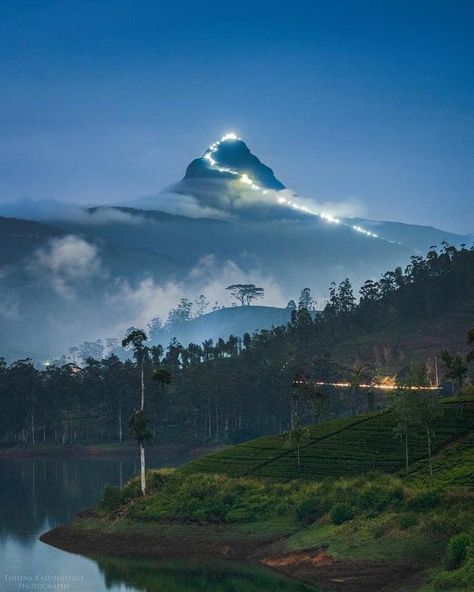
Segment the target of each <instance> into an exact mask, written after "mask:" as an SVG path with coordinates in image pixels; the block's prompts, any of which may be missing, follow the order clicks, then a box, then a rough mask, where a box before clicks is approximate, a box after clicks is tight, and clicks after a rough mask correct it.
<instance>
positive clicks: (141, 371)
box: [140, 360, 145, 411]
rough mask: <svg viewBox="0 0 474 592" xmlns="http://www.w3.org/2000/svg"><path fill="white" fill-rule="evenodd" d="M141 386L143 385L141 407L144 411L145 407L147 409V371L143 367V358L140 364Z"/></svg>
mask: <svg viewBox="0 0 474 592" xmlns="http://www.w3.org/2000/svg"><path fill="white" fill-rule="evenodd" d="M140 387H141V393H142V397H141V403H140V409H141V410H142V411H144V409H145V371H144V368H143V360H142V361H141V364H140Z"/></svg>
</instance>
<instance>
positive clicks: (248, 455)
mask: <svg viewBox="0 0 474 592" xmlns="http://www.w3.org/2000/svg"><path fill="white" fill-rule="evenodd" d="M442 408H443V413H442V415H441V417H440V418H439V419H438V421H437V424H436V427H435V436H434V442H433V449H434V450H438V449H440V448H441V447H442V446H444V445H446V444H447V443H449V442H450V441H453V440H455V439H456V438H458V437H460V436H461V435H463V434H464V433H466V432H467V431H469V430H470V429H473V428H474V400H466V401H463V402H459V401H456V400H454V399H453V400H449V399H448V400H446V401H444V402H443V407H442ZM394 427H395V416H394V414H393V413H392V412H391V411H385V412H382V413H377V414H370V415H365V416H357V417H352V418H348V419H339V420H334V421H330V422H327V423H323V424H321V425H317V426H312V427H311V428H309V437H308V439H307V440H305V441H304V442H303V443H302V446H301V466H300V469H299V470H298V465H297V456H296V450H295V448H294V446H290V445H289V442H288V438H287V436H286V435H280V436H267V437H263V438H258V439H256V440H252V441H250V442H245V443H244V444H239V445H238V446H233V447H230V448H226V449H224V450H222V451H219V452H216V453H214V454H210V455H207V456H204V457H201V458H199V459H196V460H194V461H192V462H191V463H189V464H188V465H186V466H185V467H184V469H183V470H184V471H185V472H186V473H188V474H189V473H193V472H205V473H221V474H225V475H229V476H231V477H243V476H252V477H272V478H276V479H321V478H324V477H344V476H354V475H358V474H361V473H364V472H367V471H370V470H379V471H384V472H392V471H395V470H396V469H398V468H400V467H401V466H403V463H404V452H403V447H402V445H401V442H400V441H399V440H397V439H396V438H395V437H394ZM409 449H410V458H411V461H412V462H413V461H420V460H421V459H424V458H425V457H426V440H425V435H424V433H423V431H422V430H418V431H414V433H413V434H412V435H411V437H410V446H409Z"/></svg>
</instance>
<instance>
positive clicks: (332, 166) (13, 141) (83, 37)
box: [0, 0, 474, 232]
mask: <svg viewBox="0 0 474 592" xmlns="http://www.w3.org/2000/svg"><path fill="white" fill-rule="evenodd" d="M473 62H474V4H473V3H472V2H470V1H466V2H462V1H456V0H452V1H445V0H444V1H442V2H437V1H436V0H426V1H421V0H420V1H416V0H414V1H403V0H398V1H396V0H394V1H390V2H389V1H383V0H381V1H378V2H377V1H373V2H363V1H360V2H358V1H355V0H354V1H352V2H339V1H336V0H333V1H327V2H317V1H313V2H311V1H307V2H299V1H297V0H296V1H295V0H293V1H291V2H277V1H274V2H263V1H262V2H258V1H255V2H245V1H244V2H232V3H230V2H226V1H221V2H179V1H175V2H170V1H169V2H161V1H159V0H157V1H154V2H147V1H145V0H142V1H140V2H131V1H120V0H113V1H112V0H110V1H108V2H106V1H103V2H93V1H87V0H82V1H75V0H68V1H66V2H65V1H64V0H61V1H58V2H53V1H48V0H43V1H39V0H36V1H30V2H29V1H27V0H23V1H21V2H19V1H18V0H13V1H11V0H2V2H1V5H0V83H1V93H0V126H1V134H0V201H12V200H17V199H22V198H24V197H29V198H34V199H50V198H51V199H59V200H64V201H79V202H81V203H107V202H108V203H110V202H123V201H126V200H128V201H130V200H131V199H133V198H135V197H139V196H143V195H148V194H152V193H155V192H156V191H157V190H159V189H162V188H164V187H165V186H166V185H168V184H170V183H171V182H173V181H176V180H178V179H179V178H181V177H182V175H183V174H184V169H185V166H186V165H187V164H188V162H189V161H190V160H191V159H193V158H194V157H196V156H199V155H201V154H202V152H203V151H204V149H205V148H206V147H207V145H208V144H210V143H211V142H212V141H214V140H215V139H217V138H219V137H220V136H221V135H222V134H223V133H225V132H228V131H235V132H236V133H238V134H239V135H240V136H241V137H242V138H243V139H244V140H245V141H246V142H247V144H248V145H249V147H250V148H251V150H252V151H253V152H254V153H255V154H257V155H258V156H259V157H260V158H261V159H262V160H263V161H264V162H265V163H266V164H268V165H269V166H271V167H272V168H273V169H274V170H275V173H276V175H277V176H278V177H279V178H280V179H281V180H282V181H283V182H284V183H285V184H286V185H287V186H288V187H291V188H292V189H294V190H295V191H297V192H298V193H299V194H301V195H303V196H308V197H314V198H317V199H321V200H331V201H351V200H358V202H359V203H361V204H362V205H363V206H364V207H365V214H366V215H367V216H368V217H373V218H378V219H392V220H400V221H405V222H416V223H424V224H430V225H435V226H438V227H443V228H446V229H448V230H454V231H463V232H473V231H474V214H473V208H472V202H473V198H472V194H473V186H474V167H473V165H472V163H473V156H474V85H473V78H474V63H473Z"/></svg>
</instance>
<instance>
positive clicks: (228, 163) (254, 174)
mask: <svg viewBox="0 0 474 592" xmlns="http://www.w3.org/2000/svg"><path fill="white" fill-rule="evenodd" d="M236 177H240V178H244V180H245V179H248V180H249V181H250V182H255V183H258V184H259V185H261V186H262V187H264V188H267V189H276V190H280V189H284V188H285V186H284V185H283V183H281V182H280V181H279V180H278V179H277V178H276V177H275V175H274V173H273V171H272V169H271V168H270V167H267V166H266V165H264V164H263V163H262V162H261V161H260V160H259V159H258V158H257V157H256V156H255V155H254V154H252V153H251V152H250V150H249V148H248V146H247V144H246V143H245V142H244V141H243V140H242V138H239V137H238V136H236V135H235V134H226V135H225V136H223V137H222V138H221V139H220V140H218V141H216V142H214V143H213V144H211V145H210V146H209V148H208V149H207V150H206V151H205V152H204V154H203V155H202V157H201V158H196V159H195V160H193V161H192V162H191V164H190V165H189V166H188V168H187V169H186V174H185V176H184V179H199V178H201V179H203V178H214V179H215V178H220V179H229V180H232V179H235V178H236Z"/></svg>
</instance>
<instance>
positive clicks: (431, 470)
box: [426, 428, 433, 477]
mask: <svg viewBox="0 0 474 592" xmlns="http://www.w3.org/2000/svg"><path fill="white" fill-rule="evenodd" d="M426 439H427V441H428V466H429V468H430V477H432V476H433V463H432V462H431V430H430V428H426Z"/></svg>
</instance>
